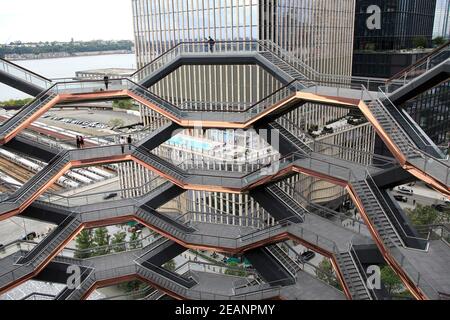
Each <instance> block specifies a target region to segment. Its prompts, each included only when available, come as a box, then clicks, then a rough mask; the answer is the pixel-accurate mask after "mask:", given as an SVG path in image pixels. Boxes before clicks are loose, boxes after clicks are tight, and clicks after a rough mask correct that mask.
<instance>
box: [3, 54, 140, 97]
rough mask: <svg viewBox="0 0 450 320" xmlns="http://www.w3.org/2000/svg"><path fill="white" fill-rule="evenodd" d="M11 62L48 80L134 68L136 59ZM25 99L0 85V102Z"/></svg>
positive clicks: (127, 56) (102, 57)
mask: <svg viewBox="0 0 450 320" xmlns="http://www.w3.org/2000/svg"><path fill="white" fill-rule="evenodd" d="M13 62H14V63H15V64H18V65H20V66H22V67H25V68H27V69H29V70H31V71H33V72H36V73H38V74H41V75H43V76H44V77H47V78H50V79H54V78H73V77H74V76H75V72H76V71H82V70H91V69H102V68H129V69H134V68H136V57H135V55H134V54H112V55H100V56H84V57H71V58H57V59H42V60H20V61H13ZM27 97H29V96H28V95H27V94H25V93H22V92H20V91H17V90H15V89H12V88H10V87H8V86H5V85H3V84H1V83H0V101H5V100H9V99H21V98H27Z"/></svg>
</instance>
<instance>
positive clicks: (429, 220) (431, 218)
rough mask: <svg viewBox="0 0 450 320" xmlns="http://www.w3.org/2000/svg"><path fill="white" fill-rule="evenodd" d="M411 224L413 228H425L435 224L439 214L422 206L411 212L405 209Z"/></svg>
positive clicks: (430, 208)
mask: <svg viewBox="0 0 450 320" xmlns="http://www.w3.org/2000/svg"><path fill="white" fill-rule="evenodd" d="M406 213H407V214H408V216H409V218H410V219H411V222H412V223H413V224H414V225H415V226H427V225H430V224H434V223H436V220H437V218H438V216H439V212H438V211H437V210H435V209H434V208H432V207H429V206H422V205H420V204H418V205H417V207H416V208H415V209H413V210H411V209H406Z"/></svg>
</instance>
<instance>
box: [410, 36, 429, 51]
mask: <svg viewBox="0 0 450 320" xmlns="http://www.w3.org/2000/svg"><path fill="white" fill-rule="evenodd" d="M413 46H414V48H426V47H428V41H427V38H425V37H424V36H419V37H415V38H414V39H413Z"/></svg>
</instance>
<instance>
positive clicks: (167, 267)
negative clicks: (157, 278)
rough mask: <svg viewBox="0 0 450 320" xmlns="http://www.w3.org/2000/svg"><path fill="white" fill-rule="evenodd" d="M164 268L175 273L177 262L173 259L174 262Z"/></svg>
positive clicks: (170, 261) (171, 261)
mask: <svg viewBox="0 0 450 320" xmlns="http://www.w3.org/2000/svg"><path fill="white" fill-rule="evenodd" d="M163 267H164V268H166V269H167V270H169V271H175V268H176V264H175V260H173V259H172V260H169V261H167V262H166V263H165V264H164V265H163Z"/></svg>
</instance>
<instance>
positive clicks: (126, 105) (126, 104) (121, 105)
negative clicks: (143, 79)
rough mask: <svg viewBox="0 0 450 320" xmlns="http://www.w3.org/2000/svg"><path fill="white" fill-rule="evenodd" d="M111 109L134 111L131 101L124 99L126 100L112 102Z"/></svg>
mask: <svg viewBox="0 0 450 320" xmlns="http://www.w3.org/2000/svg"><path fill="white" fill-rule="evenodd" d="M113 108H118V109H125V110H131V109H134V108H135V106H134V104H133V100H131V99H126V100H118V101H114V102H113Z"/></svg>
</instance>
